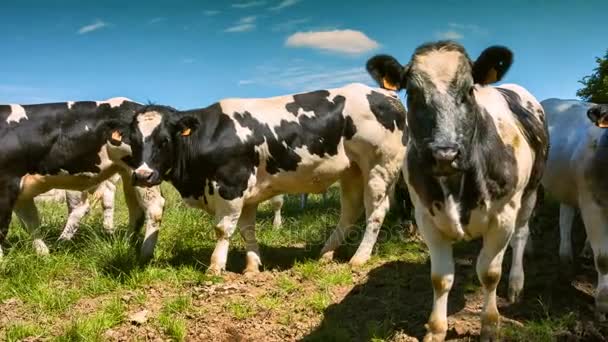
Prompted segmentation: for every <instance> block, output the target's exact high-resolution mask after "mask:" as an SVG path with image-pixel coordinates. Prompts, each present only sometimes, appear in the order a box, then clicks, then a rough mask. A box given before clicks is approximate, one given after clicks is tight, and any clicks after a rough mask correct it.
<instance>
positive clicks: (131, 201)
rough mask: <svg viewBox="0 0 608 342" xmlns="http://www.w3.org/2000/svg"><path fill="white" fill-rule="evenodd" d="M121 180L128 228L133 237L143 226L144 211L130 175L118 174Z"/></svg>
mask: <svg viewBox="0 0 608 342" xmlns="http://www.w3.org/2000/svg"><path fill="white" fill-rule="evenodd" d="M120 177H121V178H122V188H123V192H124V194H125V202H126V204H127V209H128V210H129V226H130V227H131V229H133V233H134V234H133V235H134V236H137V234H138V233H139V230H140V229H141V226H143V224H144V218H145V215H144V210H143V209H142V207H141V206H140V204H139V199H138V196H137V192H136V191H135V187H134V186H133V183H132V182H131V175H129V174H128V173H126V172H124V173H121V174H120Z"/></svg>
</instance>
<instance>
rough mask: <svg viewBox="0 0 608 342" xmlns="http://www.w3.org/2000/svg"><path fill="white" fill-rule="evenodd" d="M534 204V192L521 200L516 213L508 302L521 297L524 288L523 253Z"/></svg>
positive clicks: (512, 239)
mask: <svg viewBox="0 0 608 342" xmlns="http://www.w3.org/2000/svg"><path fill="white" fill-rule="evenodd" d="M535 204H536V192H533V193H531V194H530V195H529V196H528V197H527V198H525V199H523V200H522V206H521V208H520V209H519V212H518V214H517V221H516V224H515V232H514V233H513V236H512V237H511V243H510V244H511V248H512V250H513V255H512V257H511V271H510V272H509V293H508V296H509V302H511V303H515V302H516V301H518V300H519V299H520V297H521V292H522V290H523V288H524V278H525V277H524V253H525V250H526V243H527V242H528V237H529V236H530V228H529V222H530V218H531V217H532V213H533V212H534V207H535Z"/></svg>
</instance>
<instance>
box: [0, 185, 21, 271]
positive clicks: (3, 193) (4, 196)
mask: <svg viewBox="0 0 608 342" xmlns="http://www.w3.org/2000/svg"><path fill="white" fill-rule="evenodd" d="M18 195H19V179H18V178H17V179H0V259H2V256H3V255H4V252H3V250H2V245H3V244H4V240H6V237H7V236H8V227H9V226H10V224H11V218H12V216H13V208H14V206H15V202H16V201H17V197H18Z"/></svg>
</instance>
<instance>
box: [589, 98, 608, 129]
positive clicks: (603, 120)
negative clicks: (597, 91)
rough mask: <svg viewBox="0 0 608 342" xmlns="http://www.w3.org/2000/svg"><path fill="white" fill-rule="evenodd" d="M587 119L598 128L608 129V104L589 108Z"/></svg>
mask: <svg viewBox="0 0 608 342" xmlns="http://www.w3.org/2000/svg"><path fill="white" fill-rule="evenodd" d="M587 117H589V120H591V122H593V123H594V124H595V125H596V126H597V127H600V128H608V104H601V105H595V106H593V107H591V108H589V110H588V111H587Z"/></svg>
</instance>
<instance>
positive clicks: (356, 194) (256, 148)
mask: <svg viewBox="0 0 608 342" xmlns="http://www.w3.org/2000/svg"><path fill="white" fill-rule="evenodd" d="M404 122H405V109H404V108H403V105H402V104H401V102H400V101H399V99H398V97H397V95H396V93H395V92H392V91H386V90H382V89H376V88H370V87H368V86H365V85H362V84H352V85H348V86H345V87H343V88H337V89H329V90H319V91H314V92H310V93H304V94H295V95H288V96H280V97H273V98H266V99H227V100H222V101H220V102H218V103H215V104H213V105H211V106H209V107H207V108H204V109H195V110H189V111H183V112H182V111H177V110H174V109H172V108H170V107H165V106H148V107H146V108H144V109H142V110H140V111H139V113H138V115H137V117H136V120H135V122H134V124H133V131H132V132H133V136H132V137H131V143H132V147H133V156H134V158H133V159H132V160H131V161H133V162H135V164H133V167H134V168H135V167H136V170H135V172H134V174H135V178H136V179H137V184H141V185H156V184H158V183H160V182H161V180H163V179H166V180H169V181H170V182H171V183H172V184H173V185H174V186H175V187H176V188H177V190H178V191H179V192H180V194H181V196H182V197H183V198H184V199H185V200H186V201H187V202H188V203H190V204H191V205H193V206H197V207H200V208H202V209H204V210H207V211H208V212H210V213H212V214H214V215H215V219H216V226H215V231H216V235H217V240H218V241H217V244H216V247H215V250H214V252H213V255H212V257H211V265H210V271H211V272H215V273H217V272H221V271H222V270H224V269H225V266H226V257H227V253H228V244H229V243H228V240H229V238H230V236H231V235H232V233H233V232H234V230H235V229H236V227H237V226H239V228H240V232H241V234H242V235H243V238H244V240H245V248H246V250H247V267H246V269H245V273H246V274H247V273H251V272H258V269H259V265H260V264H261V262H260V257H259V251H258V244H257V241H256V239H255V232H254V224H255V213H256V207H257V205H258V203H260V202H261V201H264V200H266V199H268V198H270V197H272V196H275V195H277V194H281V193H321V192H323V191H325V190H326V189H327V188H328V187H329V186H330V185H331V184H332V183H334V182H336V181H338V180H339V181H340V185H341V188H340V191H341V215H340V221H339V223H338V227H337V229H336V230H335V231H334V232H333V234H332V235H331V237H330V238H329V239H328V241H327V242H326V244H325V246H324V248H323V250H322V254H323V257H324V258H326V259H331V258H332V257H333V253H334V250H335V249H336V248H337V247H338V246H339V245H340V244H341V243H342V241H343V240H344V238H345V236H346V234H347V233H348V231H349V230H350V229H351V228H352V227H353V226H354V224H355V222H356V220H357V219H358V218H359V216H360V215H361V213H362V212H363V210H364V209H365V214H366V219H367V222H366V230H365V234H364V237H363V241H362V242H361V244H360V245H359V248H358V249H357V252H356V253H355V255H354V256H353V257H352V259H351V260H350V263H351V264H352V265H361V264H363V263H365V262H366V261H367V260H368V259H369V257H370V255H371V252H372V248H373V246H374V243H375V241H376V239H377V236H378V232H379V230H380V227H381V225H382V222H383V220H384V216H385V215H386V212H387V210H388V208H389V194H390V191H391V189H392V187H393V186H394V184H395V182H396V180H397V176H398V174H399V170H400V166H401V163H402V160H403V153H404V146H403V144H402V136H403V125H404Z"/></svg>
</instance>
